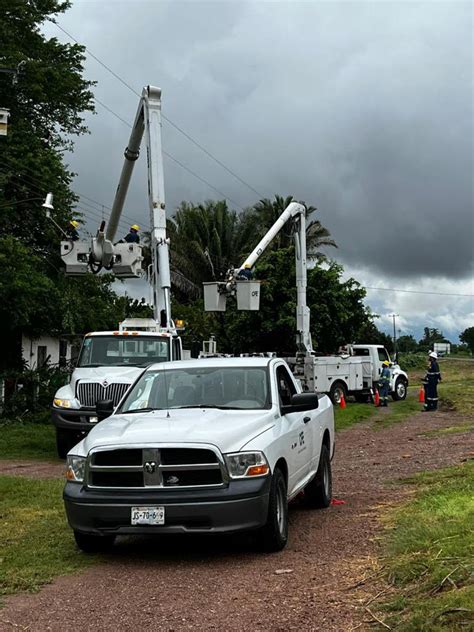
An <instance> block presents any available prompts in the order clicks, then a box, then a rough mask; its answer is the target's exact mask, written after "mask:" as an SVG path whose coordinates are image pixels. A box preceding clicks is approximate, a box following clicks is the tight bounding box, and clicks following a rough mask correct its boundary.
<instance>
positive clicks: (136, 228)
mask: <svg viewBox="0 0 474 632" xmlns="http://www.w3.org/2000/svg"><path fill="white" fill-rule="evenodd" d="M130 228H131V229H132V230H140V226H139V225H138V224H132V225H131V226H130Z"/></svg>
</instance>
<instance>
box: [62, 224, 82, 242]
mask: <svg viewBox="0 0 474 632" xmlns="http://www.w3.org/2000/svg"><path fill="white" fill-rule="evenodd" d="M78 228H79V222H78V221H77V220H75V219H72V220H71V221H70V222H69V224H68V225H67V227H66V230H65V233H66V235H67V237H68V239H70V240H71V241H78V239H79V233H78V232H77V229H78Z"/></svg>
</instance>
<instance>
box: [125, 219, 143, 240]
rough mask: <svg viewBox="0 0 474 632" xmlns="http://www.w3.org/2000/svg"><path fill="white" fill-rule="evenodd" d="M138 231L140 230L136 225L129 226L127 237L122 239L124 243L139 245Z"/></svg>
mask: <svg viewBox="0 0 474 632" xmlns="http://www.w3.org/2000/svg"><path fill="white" fill-rule="evenodd" d="M139 230H140V226H138V224H132V225H131V226H130V232H129V233H128V235H125V237H124V241H126V242H127V244H139V243H140V235H139V234H138V231H139Z"/></svg>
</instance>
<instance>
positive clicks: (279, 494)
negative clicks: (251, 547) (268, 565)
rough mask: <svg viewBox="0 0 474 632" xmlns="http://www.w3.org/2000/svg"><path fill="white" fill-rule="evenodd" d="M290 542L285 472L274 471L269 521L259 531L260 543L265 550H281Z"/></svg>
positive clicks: (269, 500) (269, 502)
mask: <svg viewBox="0 0 474 632" xmlns="http://www.w3.org/2000/svg"><path fill="white" fill-rule="evenodd" d="M287 542H288V498H287V494H286V480H285V476H284V475H283V472H282V471H281V470H280V469H278V468H276V469H275V471H274V472H273V476H272V482H271V486H270V496H269V499H268V518H267V523H266V525H265V526H264V527H262V529H261V530H260V532H259V544H260V548H261V549H262V550H263V551H266V552H268V553H272V552H275V551H281V550H282V549H283V548H284V547H285V546H286V543H287Z"/></svg>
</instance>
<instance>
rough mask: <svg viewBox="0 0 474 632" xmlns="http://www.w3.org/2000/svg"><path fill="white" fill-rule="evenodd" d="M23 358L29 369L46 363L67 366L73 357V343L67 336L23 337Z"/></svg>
mask: <svg viewBox="0 0 474 632" xmlns="http://www.w3.org/2000/svg"><path fill="white" fill-rule="evenodd" d="M21 346H22V355H23V360H24V361H25V363H26V366H27V368H28V369H37V368H41V367H42V366H44V365H45V364H46V363H47V364H48V365H49V366H51V365H59V366H65V365H66V364H67V363H68V362H70V360H71V359H72V344H71V341H70V340H68V339H67V338H55V337H52V336H41V337H40V338H30V337H29V336H25V335H23V336H22V338H21Z"/></svg>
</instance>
